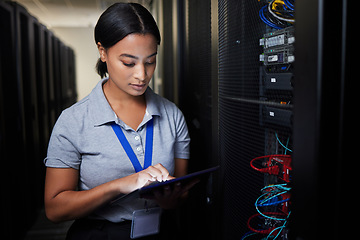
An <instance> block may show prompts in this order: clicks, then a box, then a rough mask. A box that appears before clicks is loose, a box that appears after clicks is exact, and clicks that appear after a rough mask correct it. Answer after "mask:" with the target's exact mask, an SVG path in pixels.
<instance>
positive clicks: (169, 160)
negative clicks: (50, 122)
mask: <svg viewBox="0 0 360 240" xmlns="http://www.w3.org/2000/svg"><path fill="white" fill-rule="evenodd" d="M106 81H107V79H104V80H102V81H100V82H99V83H98V84H97V85H96V87H95V88H94V89H93V90H92V92H91V93H90V94H89V95H88V96H87V97H85V98H84V99H83V100H81V101H79V102H78V103H76V104H74V105H73V106H71V107H70V108H68V109H65V110H64V111H63V112H62V113H61V115H60V117H59V118H58V120H57V122H56V124H55V126H54V129H53V132H52V134H51V138H50V141H49V146H48V153H47V157H46V158H45V160H44V163H45V165H46V166H47V167H54V168H74V169H77V170H79V171H80V177H79V185H78V189H79V190H80V191H81V190H88V189H91V188H94V187H96V186H98V185H100V184H103V183H106V182H109V181H111V180H114V179H117V178H122V177H125V176H128V175H130V174H133V173H135V170H134V167H133V165H132V163H131V161H130V159H129V158H128V156H127V154H126V152H125V151H124V149H123V147H122V146H121V144H120V142H119V140H118V138H117V137H116V135H115V133H114V131H113V129H112V127H111V125H110V123H112V122H116V123H117V124H118V125H120V127H121V128H122V130H123V132H124V134H125V136H126V138H127V140H128V141H129V143H130V145H131V147H132V149H133V150H134V152H135V154H136V156H137V158H138V159H139V161H140V163H141V165H142V166H143V164H144V153H145V139H146V123H147V122H148V121H149V120H150V119H154V120H153V122H154V137H153V157H152V165H155V164H157V163H161V164H162V165H164V167H165V168H166V169H167V170H168V171H169V172H170V174H173V173H174V167H175V165H174V158H183V159H189V143H190V138H189V134H188V130H187V126H186V123H185V119H184V116H183V114H182V113H181V111H180V110H179V109H178V108H177V107H176V105H175V104H174V103H172V102H170V101H168V100H166V99H165V98H162V97H160V96H159V95H157V94H155V93H154V92H153V91H152V90H151V89H150V88H148V89H147V90H146V92H145V98H146V113H145V115H144V119H143V121H142V122H141V124H140V125H139V127H138V129H136V130H133V129H132V128H130V127H129V126H127V125H126V124H125V123H124V122H122V121H121V120H120V119H118V118H117V117H116V114H115V113H114V111H113V110H112V108H111V107H110V105H109V103H108V101H107V100H106V98H105V95H104V92H103V89H102V85H103V84H104V83H105V82H106ZM143 207H144V200H142V199H139V200H137V201H133V202H131V203H123V204H121V203H119V204H118V205H116V206H113V205H106V206H104V207H102V208H101V209H98V210H97V211H95V212H94V213H93V214H92V215H91V216H90V217H92V218H100V219H107V220H109V221H112V222H120V221H123V220H129V219H131V215H132V212H133V211H134V210H135V209H140V208H143Z"/></svg>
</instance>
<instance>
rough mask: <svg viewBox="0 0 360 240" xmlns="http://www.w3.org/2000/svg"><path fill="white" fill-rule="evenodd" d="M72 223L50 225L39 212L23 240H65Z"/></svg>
mask: <svg viewBox="0 0 360 240" xmlns="http://www.w3.org/2000/svg"><path fill="white" fill-rule="evenodd" d="M71 224H72V221H69V222H64V223H58V224H55V223H52V222H50V221H49V220H48V219H47V218H46V216H45V211H44V210H41V212H40V213H39V216H38V219H37V221H36V222H35V224H34V226H33V227H32V228H31V229H30V230H29V231H28V232H27V235H26V237H25V238H24V239H25V240H45V239H46V240H65V237H66V232H67V230H68V229H69V227H70V225H71Z"/></svg>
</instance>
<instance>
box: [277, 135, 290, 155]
mask: <svg viewBox="0 0 360 240" xmlns="http://www.w3.org/2000/svg"><path fill="white" fill-rule="evenodd" d="M275 137H276V139H277V141H278V142H279V143H280V145H281V146H282V147H283V148H285V150H287V151H289V152H292V150H291V149H290V148H288V147H286V146H285V145H284V144H283V143H282V142H281V141H280V139H279V137H278V135H277V133H276V132H275Z"/></svg>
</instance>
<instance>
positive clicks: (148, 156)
mask: <svg viewBox="0 0 360 240" xmlns="http://www.w3.org/2000/svg"><path fill="white" fill-rule="evenodd" d="M111 127H112V129H113V130H114V132H115V134H116V136H117V138H118V139H119V141H120V143H121V145H122V147H123V148H124V150H125V152H126V154H127V155H128V157H129V159H130V161H131V163H132V165H133V166H134V169H135V172H140V171H142V170H144V169H146V168H148V167H150V166H151V164H152V152H153V135H154V124H153V119H151V120H150V121H148V122H147V124H146V140H145V159H144V167H142V166H141V164H140V162H139V159H138V158H137V157H136V155H135V153H134V150H133V149H132V148H131V146H130V143H129V141H128V140H127V139H126V137H125V135H124V133H123V131H122V130H121V127H120V126H119V125H117V124H116V123H115V122H113V123H111Z"/></svg>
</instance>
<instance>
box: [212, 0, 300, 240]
mask: <svg viewBox="0 0 360 240" xmlns="http://www.w3.org/2000/svg"><path fill="white" fill-rule="evenodd" d="M293 3H294V1H276V3H275V1H266V0H263V1H235V0H224V1H222V0H219V23H218V24H219V71H218V73H219V149H220V162H221V168H222V174H221V176H222V177H221V179H222V186H223V189H222V192H221V194H222V197H223V203H222V206H221V207H220V208H221V209H223V212H222V219H223V225H222V229H223V231H222V239H274V238H279V239H288V221H289V217H290V213H291V193H290V189H291V185H290V182H291V172H292V168H291V160H292V156H291V153H292V149H293V147H292V128H293V99H292V95H293V94H292V90H293V86H292V81H293V68H294V61H295V55H294V46H293V43H294V41H295V37H294V34H293V32H294V29H293V21H294V14H295V9H294V5H293ZM274 15H275V16H274ZM280 18H281V19H286V20H281V19H280Z"/></svg>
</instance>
